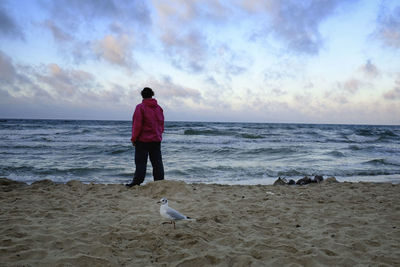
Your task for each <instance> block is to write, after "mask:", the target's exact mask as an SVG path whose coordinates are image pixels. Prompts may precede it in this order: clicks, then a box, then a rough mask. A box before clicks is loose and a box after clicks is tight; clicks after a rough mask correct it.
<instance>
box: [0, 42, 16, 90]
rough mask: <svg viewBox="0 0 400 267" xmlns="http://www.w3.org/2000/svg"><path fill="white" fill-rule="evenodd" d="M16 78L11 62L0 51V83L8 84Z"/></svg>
mask: <svg viewBox="0 0 400 267" xmlns="http://www.w3.org/2000/svg"><path fill="white" fill-rule="evenodd" d="M16 76H17V72H16V70H15V68H14V65H13V63H12V60H11V58H10V57H9V56H7V55H6V54H4V53H3V52H2V51H1V50H0V81H1V82H2V83H3V82H6V83H10V82H12V81H13V80H14V79H15V78H16Z"/></svg>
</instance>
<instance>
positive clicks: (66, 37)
mask: <svg viewBox="0 0 400 267" xmlns="http://www.w3.org/2000/svg"><path fill="white" fill-rule="evenodd" d="M44 26H45V27H46V28H47V29H49V30H50V32H51V33H52V36H53V38H54V40H56V41H57V42H61V43H64V42H70V41H72V40H73V37H72V35H71V34H69V33H68V32H65V31H64V30H63V29H61V27H59V26H57V25H56V24H55V23H54V21H51V20H46V21H45V22H44Z"/></svg>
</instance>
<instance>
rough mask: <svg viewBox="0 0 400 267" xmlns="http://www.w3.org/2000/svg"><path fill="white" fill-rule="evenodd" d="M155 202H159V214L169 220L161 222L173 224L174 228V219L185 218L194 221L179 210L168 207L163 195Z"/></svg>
mask: <svg viewBox="0 0 400 267" xmlns="http://www.w3.org/2000/svg"><path fill="white" fill-rule="evenodd" d="M157 203H159V204H161V206H160V214H161V216H162V217H163V218H165V219H168V220H170V222H163V223H162V224H166V223H169V224H173V225H174V229H176V228H175V221H179V220H186V221H194V220H195V219H192V218H190V217H187V216H185V215H183V214H181V213H180V212H179V211H176V210H174V209H173V208H170V207H168V200H167V199H166V198H165V197H163V198H162V199H160V201H158V202H157Z"/></svg>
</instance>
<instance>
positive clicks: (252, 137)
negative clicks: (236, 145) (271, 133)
mask: <svg viewBox="0 0 400 267" xmlns="http://www.w3.org/2000/svg"><path fill="white" fill-rule="evenodd" d="M239 136H240V137H242V138H245V139H262V138H264V136H263V135H258V134H249V133H243V134H239Z"/></svg>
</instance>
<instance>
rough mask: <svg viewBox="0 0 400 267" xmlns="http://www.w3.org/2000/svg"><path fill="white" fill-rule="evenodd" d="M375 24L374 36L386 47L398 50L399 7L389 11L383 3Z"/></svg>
mask: <svg viewBox="0 0 400 267" xmlns="http://www.w3.org/2000/svg"><path fill="white" fill-rule="evenodd" d="M377 23H378V26H377V29H376V30H375V33H374V35H375V36H376V37H377V38H379V39H380V40H382V42H383V43H384V44H385V45H386V46H388V47H392V48H396V49H398V48H400V5H398V6H396V7H395V8H394V9H392V10H390V9H388V8H387V7H386V6H385V5H384V3H383V4H382V8H381V10H380V12H379V15H378V19H377Z"/></svg>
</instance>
